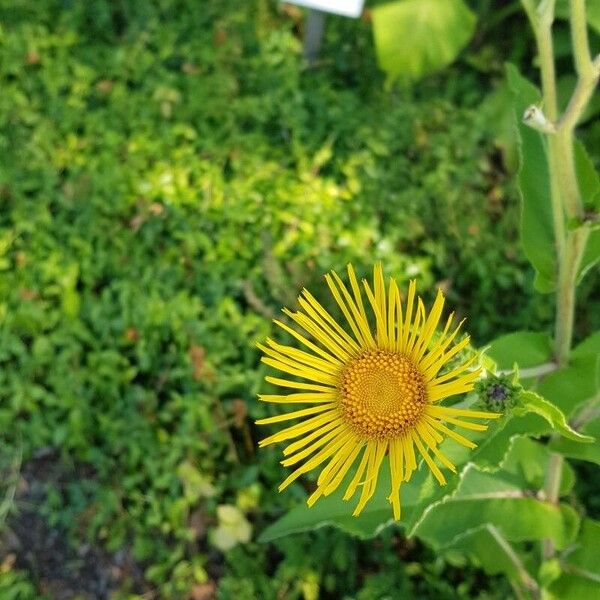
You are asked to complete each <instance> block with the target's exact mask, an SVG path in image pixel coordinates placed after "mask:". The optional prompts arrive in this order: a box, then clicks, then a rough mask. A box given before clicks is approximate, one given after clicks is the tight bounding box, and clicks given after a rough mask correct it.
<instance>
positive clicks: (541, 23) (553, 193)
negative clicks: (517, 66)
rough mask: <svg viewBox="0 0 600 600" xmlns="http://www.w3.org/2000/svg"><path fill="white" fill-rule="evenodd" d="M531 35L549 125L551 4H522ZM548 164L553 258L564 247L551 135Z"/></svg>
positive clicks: (552, 101)
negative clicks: (541, 10) (534, 45)
mask: <svg viewBox="0 0 600 600" xmlns="http://www.w3.org/2000/svg"><path fill="white" fill-rule="evenodd" d="M524 6H525V10H526V12H527V15H528V17H529V20H530V23H531V26H532V28H533V32H534V35H535V40H536V45H537V49H538V59H539V61H540V72H541V79H542V97H543V99H544V112H545V114H546V116H547V117H548V119H549V120H550V121H551V122H554V121H556V118H557V116H558V104H557V101H556V75H555V71H554V49H553V43H552V22H553V21H554V3H551V4H547V5H546V6H545V7H544V8H543V12H542V13H541V14H540V13H539V12H538V11H537V10H535V9H534V8H533V6H529V3H528V2H524ZM548 163H549V167H550V169H549V171H550V200H551V203H552V223H553V227H554V245H555V249H556V256H557V258H558V257H560V256H561V255H562V254H563V251H564V244H565V220H564V215H563V208H562V199H561V193H560V190H561V185H560V174H559V173H560V164H559V163H560V161H559V152H558V147H557V143H556V139H555V137H554V136H550V137H549V138H548Z"/></svg>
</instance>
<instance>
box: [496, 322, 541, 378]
mask: <svg viewBox="0 0 600 600" xmlns="http://www.w3.org/2000/svg"><path fill="white" fill-rule="evenodd" d="M487 354H488V355H489V356H490V357H491V358H492V359H493V360H494V362H495V363H496V365H497V366H498V368H499V369H512V368H513V366H514V365H515V364H517V365H518V366H519V367H520V368H521V369H525V368H527V367H537V366H539V365H542V364H544V363H546V362H548V361H549V360H550V359H551V358H552V339H551V338H550V336H549V335H548V334H547V333H541V332H540V333H538V332H534V331H516V332H514V333H507V334H506V335H502V336H500V337H498V338H496V339H495V340H493V341H492V342H490V345H489V348H488V349H487Z"/></svg>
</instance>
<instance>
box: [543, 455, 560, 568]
mask: <svg viewBox="0 0 600 600" xmlns="http://www.w3.org/2000/svg"><path fill="white" fill-rule="evenodd" d="M562 466H563V457H562V454H558V453H556V452H553V453H552V454H551V455H550V460H549V461H548V470H547V471H546V480H545V482H544V496H545V500H546V502H549V503H550V504H554V505H556V504H558V496H559V492H560V480H561V476H562ZM542 554H543V557H544V558H545V559H548V558H551V557H552V555H553V554H554V543H553V542H552V540H550V539H548V540H544V541H543V542H542Z"/></svg>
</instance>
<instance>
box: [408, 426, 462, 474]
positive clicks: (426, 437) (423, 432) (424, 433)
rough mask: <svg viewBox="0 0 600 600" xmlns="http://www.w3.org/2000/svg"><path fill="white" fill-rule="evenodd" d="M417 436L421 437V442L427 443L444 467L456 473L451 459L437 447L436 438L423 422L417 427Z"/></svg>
mask: <svg viewBox="0 0 600 600" xmlns="http://www.w3.org/2000/svg"><path fill="white" fill-rule="evenodd" d="M416 434H418V435H420V436H421V440H422V441H423V442H425V444H427V446H428V447H429V449H430V450H431V451H432V452H433V454H434V455H435V456H436V458H437V459H438V460H439V461H440V462H441V463H442V464H443V465H444V466H446V467H447V468H448V469H450V470H451V471H452V472H453V473H456V467H455V466H454V464H453V463H452V462H451V461H450V459H449V458H448V457H447V456H446V455H445V454H444V453H443V452H442V451H441V450H440V449H439V448H438V447H437V442H436V440H435V437H434V436H433V434H432V433H431V432H430V431H429V430H428V428H427V426H426V423H424V422H422V423H419V424H418V425H417V431H416V432H415V435H416ZM440 437H441V436H440Z"/></svg>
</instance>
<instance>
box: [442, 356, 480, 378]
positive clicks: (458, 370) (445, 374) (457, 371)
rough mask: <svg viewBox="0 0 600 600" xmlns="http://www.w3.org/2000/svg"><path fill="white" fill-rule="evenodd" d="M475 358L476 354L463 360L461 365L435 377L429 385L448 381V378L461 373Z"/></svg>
mask: <svg viewBox="0 0 600 600" xmlns="http://www.w3.org/2000/svg"><path fill="white" fill-rule="evenodd" d="M476 359H477V356H476V355H474V356H472V357H471V358H469V359H468V360H467V361H466V362H464V363H463V364H462V365H460V366H458V367H456V368H455V369H452V371H448V372H447V373H444V374H443V375H440V376H439V377H436V378H435V379H434V380H433V381H432V382H431V386H435V385H439V384H440V383H444V382H446V381H449V380H450V379H454V378H455V377H458V376H459V375H460V374H461V373H463V372H464V371H466V370H467V369H468V368H469V367H470V366H471V365H472V364H473V363H474V362H475V360H476Z"/></svg>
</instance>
